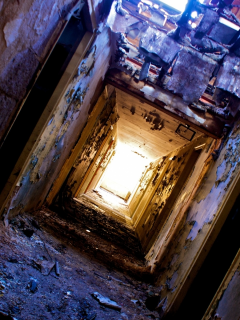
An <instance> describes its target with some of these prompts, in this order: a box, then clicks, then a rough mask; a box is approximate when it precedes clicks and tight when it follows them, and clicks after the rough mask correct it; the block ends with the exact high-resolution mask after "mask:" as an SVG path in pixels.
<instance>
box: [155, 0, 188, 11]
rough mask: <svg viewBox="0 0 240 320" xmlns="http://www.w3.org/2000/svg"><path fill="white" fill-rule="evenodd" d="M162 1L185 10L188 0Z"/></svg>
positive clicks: (177, 8) (179, 9)
mask: <svg viewBox="0 0 240 320" xmlns="http://www.w3.org/2000/svg"><path fill="white" fill-rule="evenodd" d="M161 2H163V3H165V4H167V5H168V6H170V7H172V8H174V9H176V10H178V11H181V12H183V11H184V10H185V7H186V5H187V3H188V0H161Z"/></svg>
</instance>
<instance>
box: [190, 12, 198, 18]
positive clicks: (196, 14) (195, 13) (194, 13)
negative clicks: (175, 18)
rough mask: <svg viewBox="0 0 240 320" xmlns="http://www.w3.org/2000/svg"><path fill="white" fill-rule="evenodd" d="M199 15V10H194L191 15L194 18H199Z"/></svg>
mask: <svg viewBox="0 0 240 320" xmlns="http://www.w3.org/2000/svg"><path fill="white" fill-rule="evenodd" d="M197 16H198V13H197V11H193V12H192V13H191V17H192V18H193V19H195V18H197Z"/></svg>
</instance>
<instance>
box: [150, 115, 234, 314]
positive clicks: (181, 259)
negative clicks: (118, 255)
mask: <svg viewBox="0 0 240 320" xmlns="http://www.w3.org/2000/svg"><path fill="white" fill-rule="evenodd" d="M239 133H240V122H239V121H238V122H236V124H235V126H234V129H233V130H232V132H231V134H230V136H229V137H228V138H227V140H226V141H225V143H224V145H223V149H222V151H221V152H220V156H219V157H218V159H216V158H215V157H214V156H213V155H214V152H213V151H214V150H215V149H217V147H219V142H217V141H216V142H212V141H210V140H208V142H207V143H206V146H205V148H204V150H203V151H202V153H201V156H200V157H199V160H198V162H197V163H196V166H195V169H194V171H193V173H192V175H191V177H190V179H189V181H188V183H187V185H186V186H185V188H184V189H183V190H182V192H181V193H180V195H179V197H178V200H177V202H176V204H175V206H174V210H173V211H172V213H171V219H169V220H168V221H167V222H166V224H165V225H164V227H163V229H162V231H161V234H160V235H159V237H158V238H157V240H156V242H155V244H154V245H153V247H152V249H151V250H150V252H149V254H148V256H147V259H148V260H149V264H150V265H152V268H153V270H155V271H156V270H159V271H158V274H159V278H158V284H159V286H160V287H161V288H162V296H163V297H167V301H168V303H167V304H166V306H165V311H166V310H167V309H168V308H169V307H170V306H171V303H172V302H173V300H174V299H175V297H176V294H178V293H179V291H178V290H180V289H181V288H182V285H183V284H185V281H186V282H187V283H188V279H189V280H190V279H192V277H191V278H188V274H189V273H188V272H190V271H191V265H192V263H193V260H194V259H195V258H196V257H197V254H198V251H199V250H200V249H201V247H202V245H203V243H205V241H206V238H207V236H208V234H209V232H210V231H213V228H214V226H215V224H216V221H217V219H218V218H219V215H220V213H221V211H220V210H221V209H222V207H223V205H224V203H225V201H226V199H227V197H228V191H230V190H231V186H232V184H233V183H234V182H235V181H236V179H238V174H239V152H240V148H239V145H240V141H239V139H240V138H239V137H240V135H239ZM215 160H216V161H215ZM231 205H232V204H229V206H231ZM229 210H230V209H229ZM160 261H161V269H160V265H159V266H158V262H160ZM180 299H181V298H180Z"/></svg>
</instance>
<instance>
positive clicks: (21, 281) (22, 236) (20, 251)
mask: <svg viewBox="0 0 240 320" xmlns="http://www.w3.org/2000/svg"><path fill="white" fill-rule="evenodd" d="M60 239H61V230H59V235H57V236H56V234H55V235H54V234H50V233H49V231H46V230H45V229H44V228H43V226H42V225H41V223H40V222H39V221H37V220H36V219H35V218H34V219H33V216H32V215H30V214H24V215H21V216H18V217H17V218H15V219H13V220H12V221H11V222H10V223H9V225H7V226H6V225H4V223H3V222H0V319H17V320H21V319H22V320H38V319H63V320H67V319H72V320H75V319H76V320H77V319H78V320H93V319H96V320H111V319H114V320H115V319H117V320H121V319H122V320H125V319H129V320H130V319H131V320H141V319H143V320H145V319H160V316H159V313H158V312H157V311H151V310H154V308H155V307H156V305H157V304H158V303H159V301H160V293H159V292H158V290H159V289H158V288H155V287H154V286H153V285H151V284H149V283H144V282H141V281H139V280H136V279H134V278H132V277H130V276H129V275H127V274H125V273H124V272H120V271H117V270H116V269H115V268H113V267H111V268H110V267H109V266H108V265H107V263H106V264H105V265H104V264H103V263H101V262H100V261H99V260H97V259H96V258H95V257H94V255H92V254H91V253H89V254H88V252H87V250H85V251H83V250H81V249H79V248H77V247H74V246H73V245H72V243H71V242H70V241H69V242H67V241H66V240H65V241H63V240H60ZM85 249H86V248H85ZM96 249H97V248H96ZM97 293H98V294H101V295H102V296H103V297H104V298H108V299H110V300H112V301H114V302H115V303H116V304H117V307H116V305H115V304H114V302H111V301H110V302H109V301H108V300H103V302H102V303H99V301H98V300H97V299H96V296H97ZM94 295H95V297H94ZM106 303H107V304H109V303H110V305H111V304H113V306H112V307H111V308H110V307H108V306H106Z"/></svg>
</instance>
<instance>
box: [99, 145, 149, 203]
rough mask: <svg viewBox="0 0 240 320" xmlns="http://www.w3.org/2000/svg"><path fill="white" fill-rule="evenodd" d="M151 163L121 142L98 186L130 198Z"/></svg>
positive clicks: (119, 195) (124, 197)
mask: <svg viewBox="0 0 240 320" xmlns="http://www.w3.org/2000/svg"><path fill="white" fill-rule="evenodd" d="M148 163H149V160H148V159H147V158H146V157H143V156H141V155H139V154H138V153H136V152H134V151H132V150H131V148H130V147H129V146H127V145H125V144H121V143H119V144H118V145H117V147H116V154H115V155H114V156H113V158H112V160H111V162H110V163H109V164H108V166H107V168H106V171H105V173H104V175H103V177H102V179H101V181H100V182H99V184H98V186H99V187H100V188H102V189H105V190H107V191H110V192H112V193H113V194H114V195H116V196H118V197H120V198H122V199H124V200H125V201H126V202H127V200H128V199H129V198H130V196H131V194H132V193H133V191H134V189H135V188H136V186H137V185H138V184H139V179H140V178H141V175H142V173H143V172H144V170H145V166H146V165H147V164H148Z"/></svg>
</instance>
